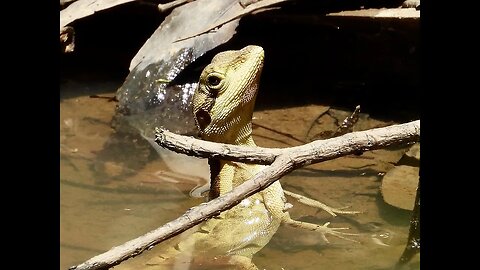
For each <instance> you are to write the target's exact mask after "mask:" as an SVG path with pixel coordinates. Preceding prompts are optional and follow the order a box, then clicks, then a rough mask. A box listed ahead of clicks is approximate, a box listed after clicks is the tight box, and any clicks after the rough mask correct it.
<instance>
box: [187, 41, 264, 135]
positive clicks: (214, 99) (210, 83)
mask: <svg viewBox="0 0 480 270" xmlns="http://www.w3.org/2000/svg"><path fill="white" fill-rule="evenodd" d="M263 59H264V52H263V49H262V47H259V46H253V45H250V46H247V47H245V48H243V49H241V50H238V51H225V52H221V53H219V54H217V55H216V56H215V57H214V58H213V59H212V62H211V63H210V64H209V65H208V66H206V67H205V69H204V70H203V72H202V74H201V75H200V80H199V83H198V86H197V89H196V90H195V94H194V95H193V114H194V117H195V123H196V125H197V127H198V129H199V130H200V135H201V136H202V138H203V139H207V140H210V141H216V142H223V143H236V142H239V141H240V140H244V139H246V138H247V137H249V136H250V135H251V120H252V114H253V108H254V105H255V98H256V95H257V89H258V83H259V81H260V74H261V71H262V67H263Z"/></svg>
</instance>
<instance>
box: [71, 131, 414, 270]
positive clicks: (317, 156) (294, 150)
mask: <svg viewBox="0 0 480 270" xmlns="http://www.w3.org/2000/svg"><path fill="white" fill-rule="evenodd" d="M156 137H157V138H156V140H155V141H156V142H157V143H158V144H159V145H160V146H162V147H165V148H167V149H171V150H175V151H176V152H179V153H184V154H188V155H195V156H198V157H204V158H207V157H212V156H215V157H217V158H221V159H228V160H237V161H242V162H246V161H249V162H255V163H262V164H270V163H271V165H270V166H268V167H266V168H265V169H263V170H262V171H260V172H259V173H257V174H256V175H254V176H253V177H252V179H250V180H249V181H246V182H245V183H243V184H241V185H239V186H238V187H236V188H234V189H233V190H232V191H230V192H228V193H226V194H225V195H223V196H221V197H218V198H216V199H214V200H211V201H209V202H208V203H203V204H200V205H198V206H196V207H193V208H191V209H190V210H188V211H187V212H186V213H185V214H183V215H182V216H181V217H179V218H177V219H176V220H173V221H171V222H168V223H167V224H165V225H163V226H161V227H159V228H157V229H155V230H153V231H151V232H149V233H147V234H145V235H143V236H140V237H138V238H136V239H133V240H130V241H128V242H126V243H124V244H123V245H120V246H117V247H114V248H112V249H110V250H109V251H107V252H105V253H103V254H100V255H98V256H95V257H93V258H91V259H89V260H88V261H86V262H84V263H82V264H80V265H77V266H73V267H71V268H70V269H71V270H73V269H76V270H80V269H108V268H110V267H112V266H114V265H117V264H119V263H121V262H122V261H124V260H127V259H128V258H132V257H135V256H137V255H139V254H141V253H142V252H143V251H145V250H147V249H150V248H152V247H153V246H155V245H156V244H158V243H160V242H162V241H164V240H167V239H169V238H171V237H173V236H175V235H177V234H179V233H182V232H183V231H185V230H187V229H189V228H191V227H193V226H195V225H197V224H199V223H201V222H202V221H204V220H207V219H208V218H211V217H213V216H215V215H218V214H219V213H220V212H222V211H225V210H228V209H230V208H232V207H234V206H235V205H237V204H238V203H240V201H241V200H243V199H244V198H246V197H248V196H250V195H252V194H254V193H256V192H258V191H260V190H262V189H264V188H266V187H268V186H269V185H271V184H272V183H273V182H275V181H276V180H278V179H280V178H281V177H282V176H284V175H286V174H287V173H289V172H291V171H293V170H295V169H297V168H299V167H302V166H304V165H308V164H312V163H318V162H321V161H325V160H330V159H334V158H338V157H342V156H345V155H349V154H354V153H358V152H359V151H368V150H372V149H379V148H383V147H386V146H390V145H399V144H405V143H413V142H416V141H418V140H419V138H420V121H413V122H410V123H406V124H401V125H393V126H389V127H384V128H377V129H372V130H367V131H362V132H354V133H350V134H346V135H343V136H340V137H336V138H332V139H328V140H320V141H314V142H312V143H309V144H305V145H302V146H297V147H291V148H283V149H269V148H258V149H257V148H250V147H240V146H233V145H225V144H217V143H212V142H206V141H201V140H196V139H193V138H189V137H184V136H180V135H176V134H173V133H171V132H168V131H166V130H158V132H157V134H156ZM212 148H213V149H212ZM253 154H254V156H255V158H251V157H249V155H253Z"/></svg>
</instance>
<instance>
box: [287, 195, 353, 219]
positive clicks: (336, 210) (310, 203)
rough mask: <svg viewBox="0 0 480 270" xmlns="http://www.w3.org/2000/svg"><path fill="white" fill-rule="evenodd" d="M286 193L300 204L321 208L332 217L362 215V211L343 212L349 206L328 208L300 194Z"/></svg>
mask: <svg viewBox="0 0 480 270" xmlns="http://www.w3.org/2000/svg"><path fill="white" fill-rule="evenodd" d="M284 192H285V194H287V195H288V196H290V197H293V198H295V199H296V200H297V201H298V202H299V203H302V204H305V205H308V206H311V207H315V208H320V209H322V210H324V211H326V212H327V213H329V214H330V215H332V216H334V217H336V216H337V214H349V215H353V214H359V213H361V212H360V211H345V210H343V209H346V208H349V206H346V207H341V208H333V207H330V206H328V205H326V204H324V203H321V202H319V201H317V200H314V199H310V198H308V197H305V196H302V195H299V194H296V193H293V192H290V191H287V190H284Z"/></svg>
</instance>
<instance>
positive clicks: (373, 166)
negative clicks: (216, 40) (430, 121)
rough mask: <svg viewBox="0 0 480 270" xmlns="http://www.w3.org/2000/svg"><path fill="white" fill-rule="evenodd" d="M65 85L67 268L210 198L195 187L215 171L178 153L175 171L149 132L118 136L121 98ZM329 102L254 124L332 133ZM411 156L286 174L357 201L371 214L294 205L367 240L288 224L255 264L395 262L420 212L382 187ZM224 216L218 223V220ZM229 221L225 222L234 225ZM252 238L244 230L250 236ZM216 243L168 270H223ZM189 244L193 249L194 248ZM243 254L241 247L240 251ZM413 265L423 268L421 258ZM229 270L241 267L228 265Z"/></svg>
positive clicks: (128, 265) (292, 183) (323, 195)
mask: <svg viewBox="0 0 480 270" xmlns="http://www.w3.org/2000/svg"><path fill="white" fill-rule="evenodd" d="M102 87H103V88H102V89H101V90H100V91H98V90H97V92H98V93H96V94H103V95H112V93H113V92H114V91H115V87H109V88H105V87H104V86H102ZM64 90H68V89H62V95H64V96H63V97H62V101H61V103H60V112H61V114H60V133H61V134H60V135H61V137H60V155H61V159H60V178H61V179H60V189H61V190H60V192H61V196H60V251H61V260H60V269H67V268H68V267H69V266H71V265H74V264H78V263H81V262H83V261H85V260H87V259H89V258H90V257H93V256H95V255H97V254H98V253H100V252H104V251H107V250H108V249H110V248H111V247H113V246H116V245H120V244H122V243H124V242H126V241H128V240H131V239H133V238H136V237H138V236H140V235H142V234H144V233H146V232H148V231H151V230H153V229H155V228H157V227H159V226H161V225H162V224H164V223H166V222H168V221H170V220H173V219H175V218H177V217H178V216H180V215H181V214H183V213H184V212H185V211H186V210H187V209H189V208H190V207H193V206H195V205H197V204H199V203H202V202H204V198H192V197H191V196H189V193H190V191H191V190H192V189H194V188H195V187H197V186H201V185H203V184H205V183H206V182H207V180H206V178H204V177H203V178H202V175H205V167H203V166H198V167H196V166H192V164H191V163H190V161H189V160H188V159H182V157H181V156H178V157H177V158H176V159H173V158H169V161H173V164H175V165H176V167H175V168H176V169H171V168H170V167H171V166H170V165H167V163H166V162H165V161H164V160H162V159H161V158H160V157H159V155H157V154H156V153H155V149H153V148H152V147H150V145H149V143H148V142H147V141H145V140H143V138H142V137H141V136H134V135H132V134H129V133H122V132H118V133H117V132H115V131H114V130H113V129H112V128H111V127H110V122H111V119H112V116H113V114H114V110H115V104H114V103H113V102H107V101H106V100H103V99H92V98H89V97H88V95H90V94H92V91H93V90H88V91H87V90H85V89H84V88H82V89H81V90H78V91H76V92H74V93H72V90H71V91H70V92H68V91H64ZM89 91H90V92H89ZM105 93H107V94H105ZM324 108H325V107H322V106H317V105H315V106H313V105H312V106H303V107H294V108H289V109H278V110H267V111H261V112H255V113H254V117H255V120H254V121H257V122H258V123H260V124H263V125H265V126H269V127H276V129H278V130H280V131H282V132H285V133H289V134H292V135H293V136H294V137H295V138H306V137H307V135H309V134H306V132H307V131H308V128H309V127H311V126H312V121H317V122H318V123H319V124H318V125H315V126H314V128H312V129H311V130H310V131H309V132H311V133H312V134H318V133H320V132H321V131H322V129H324V130H328V129H330V130H335V127H334V126H333V125H331V124H330V123H333V122H334V121H333V120H332V119H330V118H329V117H331V116H330V115H325V116H324V118H322V119H320V120H318V119H317V117H318V112H319V111H322V110H324ZM345 115H348V112H345ZM316 119H317V120H316ZM92 120H95V121H92ZM320 123H321V124H320ZM382 123H383V122H381V121H377V120H374V119H370V118H367V117H363V118H361V119H360V121H359V125H360V126H361V127H362V129H366V128H369V127H371V126H379V125H381V124H382ZM383 124H385V123H383ZM303 127H305V128H303ZM309 136H311V134H310V135H309ZM254 139H255V141H256V142H257V144H258V145H261V146H265V147H285V146H286V144H285V143H287V144H288V145H298V144H299V142H298V141H295V140H293V139H291V138H287V137H284V136H281V135H278V134H275V133H274V132H272V131H270V130H267V129H262V128H258V129H255V130H254ZM279 140H280V141H282V142H285V143H280V142H278V141H279ZM403 152H404V150H403V149H397V150H376V151H373V152H369V153H365V154H364V155H362V158H358V157H345V158H341V159H337V160H332V161H328V162H324V163H321V164H315V165H311V166H309V167H307V168H305V169H302V170H300V171H297V172H294V173H293V174H290V175H287V176H285V177H284V178H283V179H282V184H283V185H284V187H285V189H287V190H290V191H293V192H296V193H299V194H302V195H305V196H307V197H310V198H315V199H318V200H320V201H323V202H325V203H327V204H328V205H331V206H336V207H341V206H347V205H348V206H352V209H354V210H361V211H363V212H364V213H362V214H360V215H358V216H354V217H342V216H338V217H336V218H334V219H332V217H330V216H329V215H328V214H325V213H324V212H318V211H317V210H316V209H312V208H310V207H307V206H303V205H301V204H297V203H296V202H295V201H293V200H290V202H291V203H292V204H293V205H294V207H293V208H292V209H290V212H291V215H292V217H293V218H295V219H299V220H302V221H308V222H312V223H316V224H323V223H325V222H328V221H331V222H332V225H333V224H334V225H335V227H350V228H352V229H351V231H352V232H358V233H360V234H361V235H362V236H361V237H360V238H356V239H358V240H360V242H361V243H360V244H354V243H351V242H348V241H343V240H340V239H336V238H332V239H330V242H331V243H330V244H326V243H325V242H323V240H322V239H321V237H319V235H318V234H317V233H315V232H308V231H304V230H299V229H295V228H289V227H286V226H280V227H279V228H278V230H277V232H276V233H275V235H273V237H272V238H271V240H270V241H269V242H268V244H267V245H266V246H265V247H264V248H263V249H261V250H260V251H259V252H258V253H257V254H256V255H254V256H253V262H254V263H255V265H256V266H258V268H259V269H282V268H283V269H332V270H335V269H389V268H391V267H392V266H393V265H394V264H395V263H396V261H397V260H398V258H399V257H400V255H401V254H402V252H403V249H404V247H405V244H406V241H407V235H408V224H409V223H408V222H409V218H410V212H409V211H404V210H398V209H395V208H393V207H391V206H389V205H386V204H385V203H384V202H383V200H382V197H381V196H380V195H379V186H380V184H381V182H380V181H381V178H382V177H381V176H382V174H383V173H385V172H386V171H388V170H390V169H391V168H392V167H393V165H392V164H394V163H395V162H396V161H398V159H399V158H400V157H401V156H402V154H403ZM196 160H200V159H196ZM200 161H202V160H200ZM170 163H171V164H172V162H170ZM172 170H177V171H178V170H179V171H180V172H181V173H183V174H178V173H174V172H172ZM190 170H194V171H190ZM201 170H203V172H201ZM207 170H208V168H207ZM185 174H188V175H191V176H186V175H185ZM253 202H254V201H253ZM239 207H241V206H239ZM259 211H261V210H259ZM224 215H225V214H224ZM221 217H222V216H221ZM218 221H219V219H212V221H211V223H210V224H213V223H215V222H218ZM247 221H248V222H255V219H248V218H245V222H247ZM207 224H208V223H207ZM228 225H230V224H227V226H225V227H224V228H229V227H228ZM233 225H235V224H232V226H231V227H232V228H233V227H235V226H233ZM204 226H205V227H203V228H202V227H198V226H197V227H196V229H197V232H195V229H191V230H188V231H187V232H185V233H183V234H181V235H179V236H177V237H175V238H173V239H171V240H169V241H166V242H165V243H162V244H160V245H158V246H156V247H155V248H153V249H152V250H150V251H148V252H145V253H144V254H142V255H141V256H138V257H136V258H134V259H131V260H128V261H126V262H125V263H122V264H121V265H119V266H117V267H115V269H139V268H140V267H142V268H143V267H145V266H146V265H147V263H150V264H152V263H153V264H155V263H158V260H157V259H158V254H162V251H165V250H169V249H172V248H175V246H176V244H177V243H179V242H182V241H183V243H184V245H185V243H186V244H188V243H189V239H190V238H189V237H190V236H191V235H192V234H195V233H197V234H199V233H201V232H202V230H208V229H211V227H213V226H211V225H206V224H204ZM198 229H200V231H198ZM242 232H244V231H242ZM246 235H248V234H246ZM246 235H245V233H244V234H243V237H245V236H246ZM233 236H235V237H242V234H241V233H235V232H234V234H233ZM385 236H388V237H387V238H385ZM200 238H201V237H200ZM266 239H267V238H266ZM209 240H214V242H210V241H205V242H202V244H201V245H200V244H199V245H197V246H195V253H197V252H199V251H200V256H193V255H194V254H191V255H189V254H190V252H186V253H185V254H183V255H182V256H180V257H176V258H175V259H174V260H173V261H172V262H171V264H167V265H165V268H163V269H213V268H215V267H214V266H211V265H209V266H208V267H207V266H206V264H207V263H211V262H213V261H214V262H216V263H217V264H218V267H217V268H218V269H221V268H222V265H224V264H227V263H228V260H229V259H226V258H223V257H221V256H217V257H216V258H217V259H216V260H207V259H206V258H205V256H203V255H202V252H204V250H206V249H205V248H204V246H203V247H202V245H209V243H215V239H209ZM216 241H220V240H216ZM223 242H225V241H223ZM233 242H234V241H233ZM193 247H194V246H193V245H192V248H193ZM243 248H248V247H243ZM254 248H256V247H254ZM183 250H187V251H188V250H189V249H188V248H185V246H184V247H183ZM235 250H236V249H235V248H232V254H234V252H235ZM156 258H157V259H156ZM193 258H194V260H193ZM152 267H153V266H152ZM407 267H408V268H407V269H419V256H418V255H417V257H415V258H414V259H413V260H412V261H411V262H410V263H409V264H408V265H407ZM225 268H226V269H231V267H230V268H229V266H223V269H225Z"/></svg>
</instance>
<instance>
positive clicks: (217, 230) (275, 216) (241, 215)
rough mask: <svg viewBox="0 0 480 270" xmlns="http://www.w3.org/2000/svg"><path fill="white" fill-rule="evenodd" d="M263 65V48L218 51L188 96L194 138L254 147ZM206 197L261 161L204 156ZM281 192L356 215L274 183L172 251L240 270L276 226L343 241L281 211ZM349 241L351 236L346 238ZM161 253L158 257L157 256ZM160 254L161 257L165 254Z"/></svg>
mask: <svg viewBox="0 0 480 270" xmlns="http://www.w3.org/2000/svg"><path fill="white" fill-rule="evenodd" d="M263 63H264V50H263V48H262V47H260V46H256V45H249V46H246V47H244V48H243V49H240V50H231V51H224V52H220V53H218V54H217V55H216V56H214V57H213V59H212V61H211V63H210V64H209V65H207V66H206V67H205V68H204V70H203V71H202V73H201V75H200V78H199V83H198V86H197V89H196V91H195V93H194V95H193V100H192V103H193V114H194V119H195V123H196V126H197V127H198V130H199V135H200V138H201V139H203V140H207V141H212V142H218V143H226V144H234V145H242V146H251V147H255V146H256V145H255V142H254V140H253V138H252V116H253V110H254V105H255V99H256V96H257V92H258V86H259V81H260V75H261V72H262V68H263ZM208 163H209V166H210V190H209V194H208V198H209V199H214V198H217V197H218V196H221V195H223V194H225V193H226V192H229V191H231V190H232V189H233V188H234V187H236V186H238V185H240V184H241V183H243V182H245V181H247V180H248V179H250V178H251V177H252V176H254V175H255V174H256V173H258V172H260V171H261V170H262V169H263V168H264V167H265V165H258V164H246V163H240V162H234V161H227V160H219V159H215V158H210V159H209V160H208ZM285 194H288V195H290V196H292V197H293V198H295V199H297V200H298V201H299V202H301V203H304V204H307V205H310V206H314V207H320V208H322V209H324V210H327V211H328V212H329V213H330V214H332V215H335V213H347V214H350V213H356V212H354V211H351V212H349V211H342V210H341V209H334V208H330V207H328V206H326V205H324V204H322V203H320V202H318V201H316V200H313V199H310V198H307V197H304V196H301V195H298V194H295V193H292V192H288V191H284V190H283V188H282V186H281V184H280V182H279V181H276V182H274V183H273V184H272V185H270V186H269V187H267V188H265V189H264V190H262V191H259V192H258V193H255V194H253V195H251V196H250V197H248V198H246V199H244V200H242V201H241V202H240V203H239V204H238V205H236V206H234V207H233V208H231V209H229V210H227V211H224V212H222V213H220V214H219V215H218V216H216V217H215V218H212V219H209V220H207V221H205V222H203V223H201V224H200V225H199V228H198V230H197V231H196V232H194V233H193V236H192V237H189V238H188V239H187V240H186V241H183V242H180V243H179V244H178V245H177V246H176V247H175V248H176V250H177V251H178V250H186V249H192V247H194V249H195V250H202V251H204V252H205V251H207V250H208V254H210V255H212V254H217V255H222V256H223V255H225V256H228V257H229V258H230V259H229V263H231V264H234V265H237V267H238V268H240V269H257V267H256V266H255V265H254V264H253V263H252V262H251V259H252V257H253V255H254V254H255V253H256V252H258V251H259V250H260V249H262V248H263V247H264V246H265V245H266V244H267V243H268V242H269V241H270V239H271V238H272V236H273V235H274V233H275V232H276V231H277V229H278V227H279V226H280V224H282V223H283V224H287V225H290V226H294V227H299V228H304V229H308V230H312V231H317V232H319V233H320V235H321V237H322V238H323V239H324V240H325V241H326V242H328V240H327V239H326V237H325V235H327V234H329V235H333V236H336V237H339V238H343V239H347V240H351V239H348V238H346V237H345V236H346V235H355V234H351V233H345V232H341V230H345V229H348V228H331V227H328V225H329V222H327V223H325V224H323V225H318V224H313V223H308V222H303V221H297V220H294V219H292V218H291V217H290V215H289V212H288V211H287V210H288V209H289V208H291V207H292V205H291V204H289V203H287V200H286V197H285ZM352 241H354V240H352ZM162 256H164V255H162ZM165 256H166V255H165Z"/></svg>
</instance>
